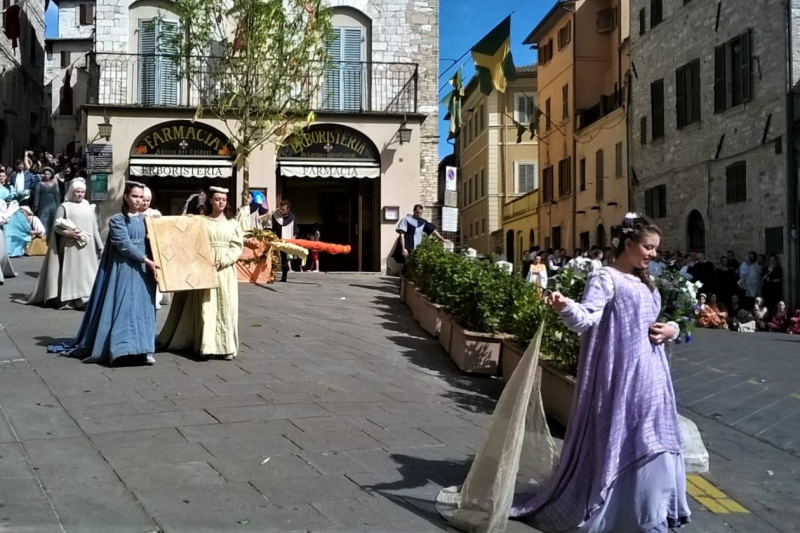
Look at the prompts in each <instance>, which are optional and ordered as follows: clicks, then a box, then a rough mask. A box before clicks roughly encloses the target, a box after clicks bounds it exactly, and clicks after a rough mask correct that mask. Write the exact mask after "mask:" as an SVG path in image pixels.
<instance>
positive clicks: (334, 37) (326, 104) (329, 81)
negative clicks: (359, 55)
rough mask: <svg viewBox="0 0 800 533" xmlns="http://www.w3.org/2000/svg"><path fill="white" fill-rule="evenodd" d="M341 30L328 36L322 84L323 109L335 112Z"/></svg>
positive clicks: (338, 98)
mask: <svg viewBox="0 0 800 533" xmlns="http://www.w3.org/2000/svg"><path fill="white" fill-rule="evenodd" d="M342 33H343V32H342V28H332V29H331V33H330V35H329V36H328V42H327V46H328V59H329V61H330V64H329V65H328V68H327V69H326V70H325V79H324V81H323V84H322V94H323V103H322V106H323V108H324V109H328V110H332V111H337V110H339V108H340V107H341V100H342V90H341V85H342V71H341V62H342ZM469 131H470V130H469V129H467V135H466V138H465V140H466V142H469Z"/></svg>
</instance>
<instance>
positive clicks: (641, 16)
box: [639, 8, 647, 35]
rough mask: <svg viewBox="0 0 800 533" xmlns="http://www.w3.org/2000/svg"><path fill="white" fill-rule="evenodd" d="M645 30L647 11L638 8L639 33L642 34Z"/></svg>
mask: <svg viewBox="0 0 800 533" xmlns="http://www.w3.org/2000/svg"><path fill="white" fill-rule="evenodd" d="M646 31H647V13H646V11H645V8H642V9H640V10H639V35H644V32H646Z"/></svg>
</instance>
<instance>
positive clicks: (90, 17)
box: [79, 4, 94, 26]
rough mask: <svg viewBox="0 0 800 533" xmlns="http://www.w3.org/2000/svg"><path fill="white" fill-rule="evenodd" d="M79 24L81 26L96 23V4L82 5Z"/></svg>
mask: <svg viewBox="0 0 800 533" xmlns="http://www.w3.org/2000/svg"><path fill="white" fill-rule="evenodd" d="M79 24H80V25H81V26H91V25H92V24H94V6H93V5H92V4H81V5H80V13H79Z"/></svg>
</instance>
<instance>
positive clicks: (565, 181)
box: [558, 157, 572, 198]
mask: <svg viewBox="0 0 800 533" xmlns="http://www.w3.org/2000/svg"><path fill="white" fill-rule="evenodd" d="M571 193H572V157H565V158H564V159H562V160H560V161H559V162H558V197H559V198H563V197H565V196H569V195H570V194H571Z"/></svg>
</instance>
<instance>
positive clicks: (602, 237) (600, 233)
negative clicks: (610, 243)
mask: <svg viewBox="0 0 800 533" xmlns="http://www.w3.org/2000/svg"><path fill="white" fill-rule="evenodd" d="M595 240H596V242H597V246H599V247H600V248H605V247H606V227H605V226H603V225H602V224H599V225H598V226H597V229H596V230H595Z"/></svg>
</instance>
